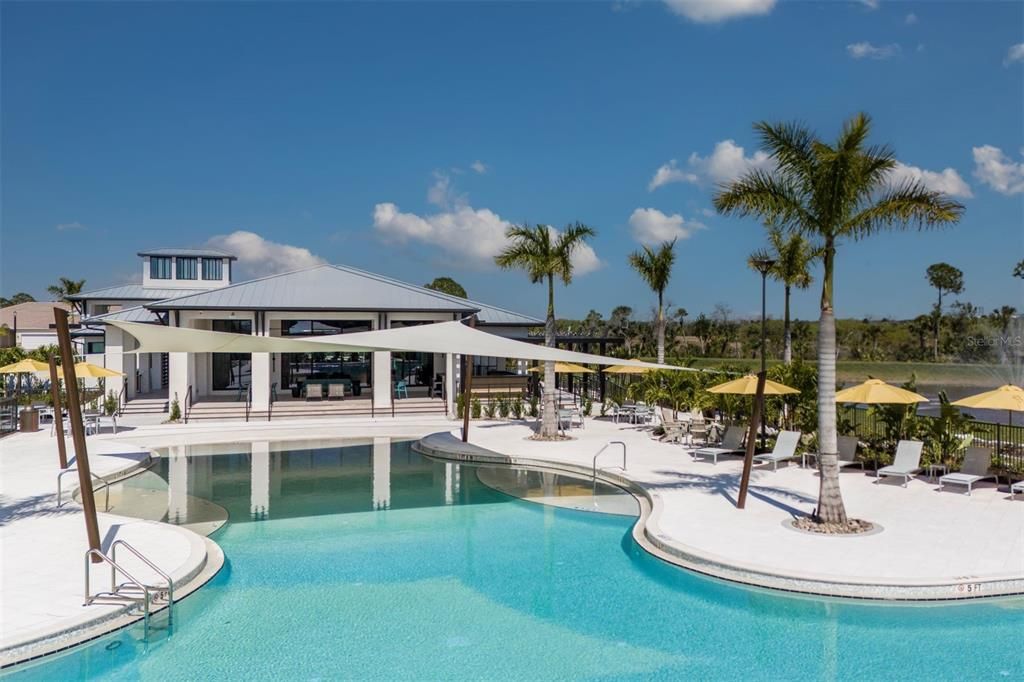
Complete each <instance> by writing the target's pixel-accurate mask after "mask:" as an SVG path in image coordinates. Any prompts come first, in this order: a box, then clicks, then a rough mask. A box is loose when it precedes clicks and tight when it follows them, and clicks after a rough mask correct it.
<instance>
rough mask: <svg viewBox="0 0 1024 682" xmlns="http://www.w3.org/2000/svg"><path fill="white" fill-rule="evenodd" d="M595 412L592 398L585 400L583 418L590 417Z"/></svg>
mask: <svg viewBox="0 0 1024 682" xmlns="http://www.w3.org/2000/svg"><path fill="white" fill-rule="evenodd" d="M593 411H594V401H593V400H591V399H590V396H586V397H584V398H583V416H584V417H589V416H590V414H591V413H592V412H593Z"/></svg>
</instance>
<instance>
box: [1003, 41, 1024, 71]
mask: <svg viewBox="0 0 1024 682" xmlns="http://www.w3.org/2000/svg"><path fill="white" fill-rule="evenodd" d="M1014 62H1024V43H1017V44H1016V45H1011V46H1010V49H1009V50H1007V51H1006V59H1004V60H1003V66H1009V65H1010V64H1013V63H1014Z"/></svg>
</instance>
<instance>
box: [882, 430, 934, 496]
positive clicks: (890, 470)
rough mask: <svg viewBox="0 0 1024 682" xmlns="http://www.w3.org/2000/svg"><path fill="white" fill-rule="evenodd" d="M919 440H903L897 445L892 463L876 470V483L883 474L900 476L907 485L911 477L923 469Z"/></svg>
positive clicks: (922, 444) (904, 485) (921, 444)
mask: <svg viewBox="0 0 1024 682" xmlns="http://www.w3.org/2000/svg"><path fill="white" fill-rule="evenodd" d="M922 446H924V443H922V442H921V441H919V440H901V441H900V442H899V444H897V445H896V456H895V457H893V460H892V464H890V465H889V466H887V467H882V468H881V469H878V470H876V471H875V479H876V480H875V483H878V480H879V477H881V476H899V477H900V478H902V479H903V487H904V488H906V487H907V482H908V481H909V480H910V477H911V476H913V475H914V474H916V473H918V472H919V471H921V448H922Z"/></svg>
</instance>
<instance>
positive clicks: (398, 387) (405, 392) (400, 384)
mask: <svg viewBox="0 0 1024 682" xmlns="http://www.w3.org/2000/svg"><path fill="white" fill-rule="evenodd" d="M395 397H396V398H408V397H409V386H408V385H407V384H406V383H405V382H404V381H397V382H395Z"/></svg>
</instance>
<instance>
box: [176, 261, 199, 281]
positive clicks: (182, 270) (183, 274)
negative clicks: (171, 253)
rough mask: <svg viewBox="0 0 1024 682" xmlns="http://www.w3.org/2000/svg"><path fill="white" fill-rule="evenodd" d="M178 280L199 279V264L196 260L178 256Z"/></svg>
mask: <svg viewBox="0 0 1024 682" xmlns="http://www.w3.org/2000/svg"><path fill="white" fill-rule="evenodd" d="M177 263H178V279H197V278H198V277H199V274H198V272H197V263H196V259H195V258H182V257H181V256H178V258H177Z"/></svg>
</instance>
